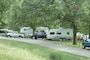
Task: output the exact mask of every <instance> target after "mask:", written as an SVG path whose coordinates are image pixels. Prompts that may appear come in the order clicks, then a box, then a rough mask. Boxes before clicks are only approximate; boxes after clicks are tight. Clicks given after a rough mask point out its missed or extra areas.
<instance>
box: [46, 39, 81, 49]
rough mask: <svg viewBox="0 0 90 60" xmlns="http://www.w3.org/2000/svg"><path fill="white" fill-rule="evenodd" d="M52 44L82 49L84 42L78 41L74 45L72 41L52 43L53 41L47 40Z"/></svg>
mask: <svg viewBox="0 0 90 60" xmlns="http://www.w3.org/2000/svg"><path fill="white" fill-rule="evenodd" d="M46 41H48V42H51V43H55V44H60V45H66V46H71V47H77V48H82V40H77V44H76V45H73V42H72V41H55V40H54V41H51V40H46Z"/></svg>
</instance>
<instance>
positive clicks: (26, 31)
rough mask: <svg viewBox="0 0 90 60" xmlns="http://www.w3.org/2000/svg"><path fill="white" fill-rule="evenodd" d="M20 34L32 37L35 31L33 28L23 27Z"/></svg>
mask: <svg viewBox="0 0 90 60" xmlns="http://www.w3.org/2000/svg"><path fill="white" fill-rule="evenodd" d="M20 33H23V34H24V35H25V37H32V36H33V29H32V28H31V27H22V28H21V29H20Z"/></svg>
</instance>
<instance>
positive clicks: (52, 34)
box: [46, 28, 73, 40]
mask: <svg viewBox="0 0 90 60" xmlns="http://www.w3.org/2000/svg"><path fill="white" fill-rule="evenodd" d="M46 38H47V39H51V40H60V39H64V40H72V39H73V30H72V29H63V28H60V29H50V30H49V32H48V34H47V37H46Z"/></svg>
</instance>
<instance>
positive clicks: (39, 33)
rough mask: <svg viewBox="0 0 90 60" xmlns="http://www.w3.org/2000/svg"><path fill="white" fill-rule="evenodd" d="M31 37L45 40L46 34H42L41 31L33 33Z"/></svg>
mask: <svg viewBox="0 0 90 60" xmlns="http://www.w3.org/2000/svg"><path fill="white" fill-rule="evenodd" d="M33 37H34V38H35V39H37V38H42V39H43V38H46V33H45V32H44V31H41V32H35V34H34V35H33Z"/></svg>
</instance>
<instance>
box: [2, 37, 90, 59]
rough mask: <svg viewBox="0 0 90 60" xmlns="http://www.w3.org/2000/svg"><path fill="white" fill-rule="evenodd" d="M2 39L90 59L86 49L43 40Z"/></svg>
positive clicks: (89, 52) (89, 53)
mask: <svg viewBox="0 0 90 60" xmlns="http://www.w3.org/2000/svg"><path fill="white" fill-rule="evenodd" d="M0 39H5V40H14V41H20V42H26V43H32V44H37V45H40V46H45V47H49V48H53V49H57V50H61V51H65V52H69V53H73V54H77V55H81V56H85V57H89V58H90V51H88V50H86V49H81V48H74V47H68V46H64V45H59V44H53V43H50V42H47V41H43V40H34V39H28V38H27V39H26V38H7V37H0Z"/></svg>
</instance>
